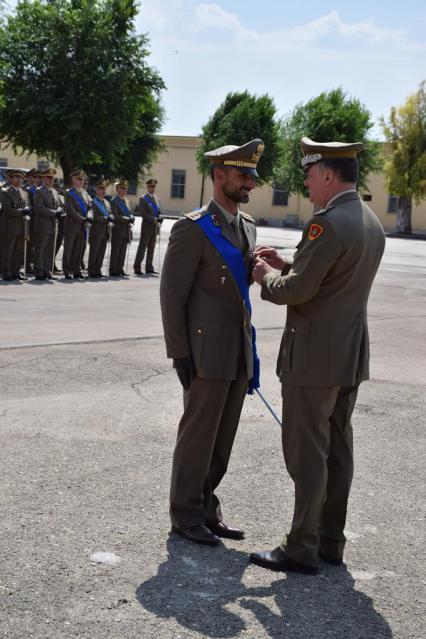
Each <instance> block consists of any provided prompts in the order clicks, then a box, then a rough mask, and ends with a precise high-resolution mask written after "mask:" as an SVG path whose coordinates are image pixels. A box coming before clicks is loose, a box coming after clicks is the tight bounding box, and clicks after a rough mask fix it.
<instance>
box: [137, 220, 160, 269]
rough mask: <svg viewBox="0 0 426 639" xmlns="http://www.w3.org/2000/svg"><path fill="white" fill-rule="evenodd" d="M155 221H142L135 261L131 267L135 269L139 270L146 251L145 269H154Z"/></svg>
mask: <svg viewBox="0 0 426 639" xmlns="http://www.w3.org/2000/svg"><path fill="white" fill-rule="evenodd" d="M157 228H158V227H157V223H156V222H145V220H143V222H142V229H141V237H140V240H139V245H138V250H137V252H136V257H135V263H134V264H133V268H134V269H135V271H139V270H140V268H141V265H142V262H143V258H144V257H145V251H146V263H145V271H146V272H149V271H153V270H154V251H155V242H156V240H157Z"/></svg>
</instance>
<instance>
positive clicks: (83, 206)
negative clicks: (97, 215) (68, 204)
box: [69, 189, 87, 217]
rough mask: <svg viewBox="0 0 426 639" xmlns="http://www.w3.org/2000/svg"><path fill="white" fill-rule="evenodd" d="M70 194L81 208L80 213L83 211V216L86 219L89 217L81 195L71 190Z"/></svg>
mask: <svg viewBox="0 0 426 639" xmlns="http://www.w3.org/2000/svg"><path fill="white" fill-rule="evenodd" d="M69 194H70V195H71V197H72V198H73V199H74V200H75V201H76V202H77V204H78V206H79V207H80V211H81V214H82V216H83V217H86V216H87V206H86V202H85V201H84V200H83V198H82V197H80V195H79V194H78V193H77V191H75V190H74V189H70V190H69Z"/></svg>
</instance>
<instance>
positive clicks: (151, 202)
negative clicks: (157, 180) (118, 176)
mask: <svg viewBox="0 0 426 639" xmlns="http://www.w3.org/2000/svg"><path fill="white" fill-rule="evenodd" d="M143 199H144V200H145V202H146V203H147V204H149V206H150V207H151V208H152V210H153V212H154V217H158V204H157V202H155V201H154V200H151V198H150V197H149V195H148V193H146V194H145V195H144V196H143Z"/></svg>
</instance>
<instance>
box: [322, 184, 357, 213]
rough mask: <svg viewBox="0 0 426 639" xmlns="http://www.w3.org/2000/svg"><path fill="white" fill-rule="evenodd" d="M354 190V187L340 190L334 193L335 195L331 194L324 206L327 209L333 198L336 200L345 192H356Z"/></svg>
mask: <svg viewBox="0 0 426 639" xmlns="http://www.w3.org/2000/svg"><path fill="white" fill-rule="evenodd" d="M356 192H357V190H356V189H346V191H340V193H336V195H333V197H332V198H330V199H329V200H328V202H327V204H326V205H325V207H324V208H326V209H328V207H329V206H330V204H332V203H333V202H334V201H335V200H337V198H338V197H340V196H341V195H344V194H345V193H356Z"/></svg>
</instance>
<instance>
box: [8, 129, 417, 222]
mask: <svg viewBox="0 0 426 639" xmlns="http://www.w3.org/2000/svg"><path fill="white" fill-rule="evenodd" d="M162 141H163V144H164V150H163V151H162V153H160V155H159V156H158V160H157V162H155V164H154V165H153V166H152V169H151V171H150V172H149V175H150V176H152V177H155V178H156V179H157V180H158V186H157V194H158V196H159V198H160V200H161V208H162V210H163V212H164V213H166V214H170V215H179V214H182V213H184V212H187V211H192V210H194V209H196V208H198V207H199V206H200V205H201V204H202V203H205V202H207V201H208V199H209V198H210V197H211V195H212V184H211V180H210V178H209V177H206V178H205V179H204V180H203V177H202V176H201V175H200V174H199V173H198V171H197V166H196V161H195V155H196V151H197V148H198V145H199V144H200V138H199V137H196V136H173V135H168V136H163V138H162ZM3 146H4V145H3ZM6 166H13V167H20V168H24V169H30V168H32V167H37V168H47V167H48V166H49V162H47V160H45V159H43V158H37V157H36V156H34V155H26V154H24V155H19V156H16V155H15V154H14V153H13V152H12V151H11V149H8V148H2V146H1V145H0V171H1V167H6ZM56 168H57V170H58V176H59V177H60V175H61V171H60V169H59V168H58V167H56ZM144 182H145V179H142V180H141V184H140V185H139V186H138V187H136V185H131V188H130V189H129V200H130V201H131V204H132V205H133V206H134V205H135V204H136V202H137V200H138V198H139V197H140V195H142V193H143V192H144ZM112 191H113V187H111V188H110V192H112ZM363 196H364V198H365V199H366V200H367V199H368V200H369V205H370V206H371V208H372V209H373V211H374V212H375V213H376V215H377V216H378V217H379V218H380V220H381V222H382V224H383V226H384V228H385V230H387V231H392V230H393V229H394V228H395V222H396V203H397V198H395V197H392V195H390V194H389V193H387V192H386V187H385V181H384V176H383V174H381V173H377V174H371V175H370V178H369V191H368V193H363ZM244 209H245V210H246V211H247V213H250V215H252V216H253V217H254V218H256V219H257V220H265V221H266V222H267V223H269V224H271V225H276V226H283V225H285V224H293V223H294V222H299V223H304V222H306V221H307V220H308V219H309V218H310V217H311V215H312V204H311V203H310V202H309V200H307V199H306V198H303V197H301V196H300V195H290V196H287V194H286V192H285V189H283V188H274V187H273V186H272V185H264V186H262V187H259V188H258V189H255V190H254V191H253V193H252V194H251V196H250V202H249V203H248V204H247V205H245V206H244ZM412 227H413V232H419V231H420V232H425V231H426V202H422V203H421V204H420V205H418V206H416V205H415V204H413V212H412Z"/></svg>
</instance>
